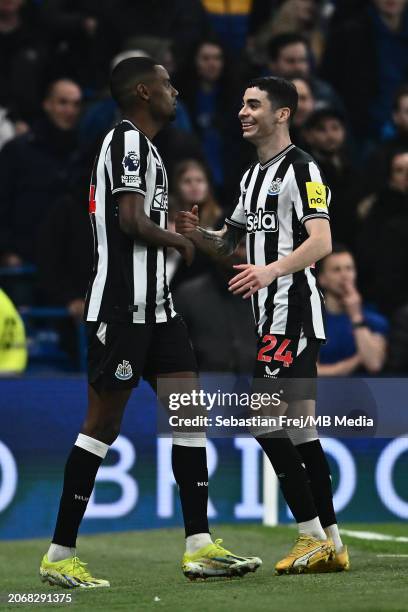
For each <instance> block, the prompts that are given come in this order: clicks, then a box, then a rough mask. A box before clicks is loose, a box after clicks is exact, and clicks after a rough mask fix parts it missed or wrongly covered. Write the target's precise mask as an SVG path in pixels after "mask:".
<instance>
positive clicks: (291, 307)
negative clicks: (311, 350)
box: [285, 206, 310, 337]
mask: <svg viewBox="0 0 408 612" xmlns="http://www.w3.org/2000/svg"><path fill="white" fill-rule="evenodd" d="M299 225H300V224H299V221H298V218H297V215H296V210H295V207H294V206H293V207H292V236H293V250H294V251H295V250H296V249H297V248H298V247H299V246H300V245H301V244H302V242H303V240H302V239H301V233H304V232H305V229H304V227H303V226H300V227H299ZM292 279H293V281H292V284H291V286H290V287H289V290H288V314H287V319H286V329H285V333H286V334H287V335H288V336H295V337H299V336H300V334H301V331H302V320H303V315H302V311H303V310H304V309H305V307H306V306H305V304H303V300H304V299H306V300H308V302H309V304H310V300H309V298H308V297H307V296H303V297H302V295H303V292H302V288H303V287H305V286H306V290H307V289H308V287H309V285H308V283H307V280H306V274H305V271H304V270H299V271H298V272H294V273H293V275H292Z"/></svg>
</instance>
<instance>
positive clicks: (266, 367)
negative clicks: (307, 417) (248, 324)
mask: <svg viewBox="0 0 408 612" xmlns="http://www.w3.org/2000/svg"><path fill="white" fill-rule="evenodd" d="M321 343H322V341H321V340H317V339H316V338H306V337H305V336H301V337H297V338H288V337H285V336H283V335H279V334H272V333H269V334H265V335H264V336H262V337H259V339H258V348H257V356H256V362H255V367H254V375H253V387H254V390H256V391H258V390H262V391H265V392H268V393H274V392H276V391H279V392H280V395H281V398H282V401H285V402H287V403H289V402H290V401H295V400H303V399H316V377H317V359H318V356H319V350H320V345H321Z"/></svg>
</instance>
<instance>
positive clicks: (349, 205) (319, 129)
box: [303, 108, 357, 247]
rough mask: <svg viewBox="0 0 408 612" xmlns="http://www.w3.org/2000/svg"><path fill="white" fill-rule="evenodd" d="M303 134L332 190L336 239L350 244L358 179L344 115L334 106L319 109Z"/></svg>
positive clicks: (332, 226) (332, 209) (332, 210)
mask: <svg viewBox="0 0 408 612" xmlns="http://www.w3.org/2000/svg"><path fill="white" fill-rule="evenodd" d="M303 137H304V140H305V143H306V148H307V150H308V151H309V153H310V154H311V155H312V157H313V158H314V159H315V160H316V161H317V163H318V164H319V166H320V168H321V169H322V171H323V175H324V176H325V179H326V181H327V184H328V186H329V187H330V190H331V192H332V200H331V201H332V204H331V205H330V225H331V229H332V236H333V238H334V240H336V241H337V242H342V243H346V244H347V245H348V246H349V247H351V246H352V245H353V242H354V231H355V226H356V223H355V221H356V213H355V203H356V202H355V199H353V190H354V189H355V184H356V182H357V181H356V175H357V171H356V169H355V168H354V166H353V164H352V163H351V161H350V158H351V156H350V153H349V151H348V149H347V132H346V126H345V123H344V119H343V117H342V115H340V114H339V113H338V112H337V111H335V110H333V109H329V108H323V109H320V110H317V111H315V112H314V113H312V114H311V115H310V116H309V118H308V119H307V121H306V124H305V127H304V130H303ZM354 197H355V194H354ZM353 202H354V206H353Z"/></svg>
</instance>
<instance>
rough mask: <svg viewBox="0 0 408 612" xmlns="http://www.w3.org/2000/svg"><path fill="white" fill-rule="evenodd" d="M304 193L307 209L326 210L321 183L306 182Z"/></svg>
mask: <svg viewBox="0 0 408 612" xmlns="http://www.w3.org/2000/svg"><path fill="white" fill-rule="evenodd" d="M306 192H307V201H308V204H309V208H323V209H324V210H327V201H326V187H325V186H324V185H323V183H316V182H314V181H309V182H307V183H306Z"/></svg>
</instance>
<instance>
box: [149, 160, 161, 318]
mask: <svg viewBox="0 0 408 612" xmlns="http://www.w3.org/2000/svg"><path fill="white" fill-rule="evenodd" d="M152 155H153V151H152ZM153 157H154V163H155V164H156V185H155V193H154V195H153V202H152V207H153V206H155V203H156V193H157V191H158V190H160V189H161V190H163V189H164V176H163V170H162V167H161V163H160V162H159V160H158V159H157V158H156V156H155V155H153ZM152 207H151V208H150V219H151V220H152V221H153V223H156V224H157V225H159V226H160V210H155V209H154V208H152ZM146 274H147V278H146V281H147V282H146V311H145V317H146V323H154V322H155V320H156V305H157V304H156V288H157V249H156V247H152V246H149V247H147V271H146Z"/></svg>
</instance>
